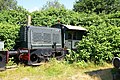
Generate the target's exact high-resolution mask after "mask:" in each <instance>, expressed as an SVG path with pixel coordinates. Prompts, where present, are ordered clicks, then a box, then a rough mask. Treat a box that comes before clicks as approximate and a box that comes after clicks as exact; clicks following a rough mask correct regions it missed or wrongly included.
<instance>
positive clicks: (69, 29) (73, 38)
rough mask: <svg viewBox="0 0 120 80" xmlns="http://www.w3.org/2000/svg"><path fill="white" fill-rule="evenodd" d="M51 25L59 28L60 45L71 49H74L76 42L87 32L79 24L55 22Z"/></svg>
mask: <svg viewBox="0 0 120 80" xmlns="http://www.w3.org/2000/svg"><path fill="white" fill-rule="evenodd" d="M52 27H54V28H60V29H61V36H62V47H63V48H67V49H71V50H76V45H77V43H78V42H79V41H80V40H81V39H82V36H83V35H85V34H86V32H87V29H85V28H83V27H80V26H71V25H64V24H55V25H53V26H52Z"/></svg>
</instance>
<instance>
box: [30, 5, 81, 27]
mask: <svg viewBox="0 0 120 80" xmlns="http://www.w3.org/2000/svg"><path fill="white" fill-rule="evenodd" d="M31 15H32V25H35V26H51V25H53V24H56V23H57V22H58V20H60V22H61V23H63V24H72V25H73V24H74V23H75V22H73V21H74V20H73V19H77V18H76V17H77V15H79V14H78V13H75V12H74V11H70V10H66V9H64V8H60V9H56V8H52V7H51V8H50V9H48V10H41V11H35V12H33V13H32V14H31Z"/></svg>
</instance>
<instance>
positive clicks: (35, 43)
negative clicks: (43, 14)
mask: <svg viewBox="0 0 120 80" xmlns="http://www.w3.org/2000/svg"><path fill="white" fill-rule="evenodd" d="M86 32H87V29H85V28H83V27H78V26H71V25H65V24H60V23H58V24H55V25H53V26H51V27H44V26H26V27H21V28H20V46H19V48H18V49H17V50H16V51H3V50H1V51H0V70H4V69H5V66H6V63H7V62H8V59H9V57H11V56H12V57H14V59H15V60H17V61H18V62H23V63H25V64H27V65H32V64H34V63H39V62H42V61H47V60H49V59H50V58H51V57H55V58H56V59H58V60H60V59H62V58H64V56H65V55H66V54H67V53H68V49H71V50H76V44H77V43H78V42H79V41H80V40H81V39H82V36H83V35H85V34H86Z"/></svg>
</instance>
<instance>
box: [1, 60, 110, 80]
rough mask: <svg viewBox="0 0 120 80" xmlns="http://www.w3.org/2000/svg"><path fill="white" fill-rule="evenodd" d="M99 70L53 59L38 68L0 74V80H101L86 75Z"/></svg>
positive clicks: (21, 67) (83, 64)
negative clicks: (88, 72)
mask: <svg viewBox="0 0 120 80" xmlns="http://www.w3.org/2000/svg"><path fill="white" fill-rule="evenodd" d="M99 68H100V66H95V65H94V64H93V63H84V62H81V63H73V64H68V63H67V62H65V61H56V60H55V59H52V60H51V61H50V62H48V63H44V64H42V65H40V66H37V67H32V66H26V67H24V66H23V65H19V66H18V67H17V68H16V69H8V70H6V71H3V72H0V80H101V79H100V77H99V76H90V75H88V74H85V73H84V72H86V71H90V70H95V69H99ZM106 80H108V79H106Z"/></svg>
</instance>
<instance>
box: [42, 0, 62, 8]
mask: <svg viewBox="0 0 120 80" xmlns="http://www.w3.org/2000/svg"><path fill="white" fill-rule="evenodd" d="M51 7H53V8H56V9H58V8H64V5H63V4H60V3H59V2H58V0H54V1H47V3H46V4H45V5H44V6H43V8H42V10H45V9H49V8H51Z"/></svg>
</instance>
